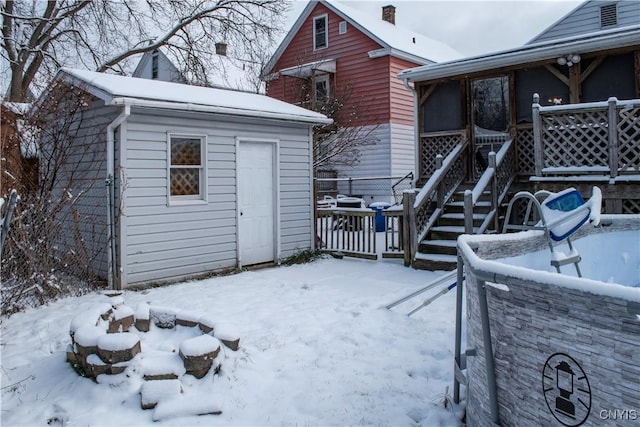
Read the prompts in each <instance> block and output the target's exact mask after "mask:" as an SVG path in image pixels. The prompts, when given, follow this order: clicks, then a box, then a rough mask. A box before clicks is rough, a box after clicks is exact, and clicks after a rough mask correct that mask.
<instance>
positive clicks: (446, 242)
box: [420, 239, 458, 248]
mask: <svg viewBox="0 0 640 427" xmlns="http://www.w3.org/2000/svg"><path fill="white" fill-rule="evenodd" d="M420 244H422V245H429V246H445V247H452V248H455V247H456V246H458V242H457V241H456V240H426V239H425V240H423V241H422V242H420Z"/></svg>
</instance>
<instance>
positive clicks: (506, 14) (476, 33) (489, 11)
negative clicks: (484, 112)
mask: <svg viewBox="0 0 640 427" xmlns="http://www.w3.org/2000/svg"><path fill="white" fill-rule="evenodd" d="M343 3H345V4H347V5H348V6H350V7H352V8H357V9H361V10H363V11H366V12H368V13H371V14H372V15H376V16H381V14H382V12H381V9H382V6H385V5H388V4H393V5H394V6H395V7H396V25H397V26H400V27H404V28H407V29H410V30H413V31H415V32H417V33H421V34H423V35H425V36H427V37H430V38H433V39H436V40H439V41H441V42H444V43H446V44H448V45H449V46H451V47H452V48H454V49H456V50H457V51H459V52H460V53H461V54H463V56H474V55H479V54H484V53H489V52H497V51H501V50H505V49H510V48H515V47H519V46H522V45H523V44H525V43H526V42H527V41H529V40H530V39H532V38H533V37H534V36H536V35H537V34H539V33H540V32H542V31H543V30H544V29H546V28H547V27H548V26H550V25H552V24H553V23H555V22H556V21H557V20H558V19H560V18H562V17H563V16H565V15H566V14H567V13H568V12H570V11H571V10H573V9H574V8H575V7H576V6H578V5H579V4H580V3H582V1H576V0H512V1H480V0H477V1H473V0H465V1H458V0H449V1H442V0H440V1H437V0H422V1H406V0H387V1H366V0H356V1H343ZM306 4H307V2H306V1H295V2H294V3H293V5H292V9H291V11H290V14H289V18H288V21H287V25H286V28H290V27H291V25H293V22H295V20H296V18H297V17H298V16H299V14H300V12H301V11H302V10H303V9H304V7H305V5H306Z"/></svg>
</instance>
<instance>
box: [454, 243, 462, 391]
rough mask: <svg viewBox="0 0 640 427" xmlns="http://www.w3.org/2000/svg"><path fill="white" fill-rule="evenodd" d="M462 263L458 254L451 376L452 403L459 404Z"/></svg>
mask: <svg viewBox="0 0 640 427" xmlns="http://www.w3.org/2000/svg"><path fill="white" fill-rule="evenodd" d="M463 265H464V263H463V261H462V257H461V256H460V254H458V276H457V284H456V286H457V288H456V336H455V340H456V344H455V353H454V357H455V366H454V375H453V401H454V402H455V403H460V380H459V379H458V372H459V371H460V370H461V369H463V368H462V366H461V365H460V364H461V363H462V356H461V354H460V353H461V351H462V280H463V279H462V278H463Z"/></svg>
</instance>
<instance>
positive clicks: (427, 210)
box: [415, 191, 437, 236]
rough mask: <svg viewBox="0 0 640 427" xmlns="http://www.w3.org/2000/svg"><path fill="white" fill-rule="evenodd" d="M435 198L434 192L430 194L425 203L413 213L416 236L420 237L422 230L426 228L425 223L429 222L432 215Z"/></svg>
mask: <svg viewBox="0 0 640 427" xmlns="http://www.w3.org/2000/svg"><path fill="white" fill-rule="evenodd" d="M436 196H437V193H436V192H435V191H434V192H432V193H431V194H430V195H429V197H428V198H427V201H426V202H425V203H423V204H422V206H421V207H420V208H419V209H416V212H415V214H416V229H417V232H418V236H420V234H421V233H422V231H423V230H424V228H425V227H426V226H427V223H428V222H429V218H430V217H431V215H432V214H433V210H434V208H435V201H436Z"/></svg>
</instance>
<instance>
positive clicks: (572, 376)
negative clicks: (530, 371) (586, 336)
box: [542, 353, 591, 427]
mask: <svg viewBox="0 0 640 427" xmlns="http://www.w3.org/2000/svg"><path fill="white" fill-rule="evenodd" d="M542 390H543V392H544V399H545V401H546V402H547V407H548V408H549V411H550V412H551V414H552V415H553V416H554V417H555V419H556V420H558V421H560V423H562V424H563V425H565V426H571V427H573V426H579V425H580V424H582V423H584V422H585V421H586V420H587V417H588V416H589V411H591V387H589V380H588V379H587V374H585V372H584V371H583V370H582V367H581V366H580V365H579V364H578V362H576V361H575V360H574V359H573V358H572V357H571V356H569V355H568V354H564V353H555V354H552V355H551V356H550V357H549V358H548V359H547V361H546V362H545V364H544V367H543V368H542Z"/></svg>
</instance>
